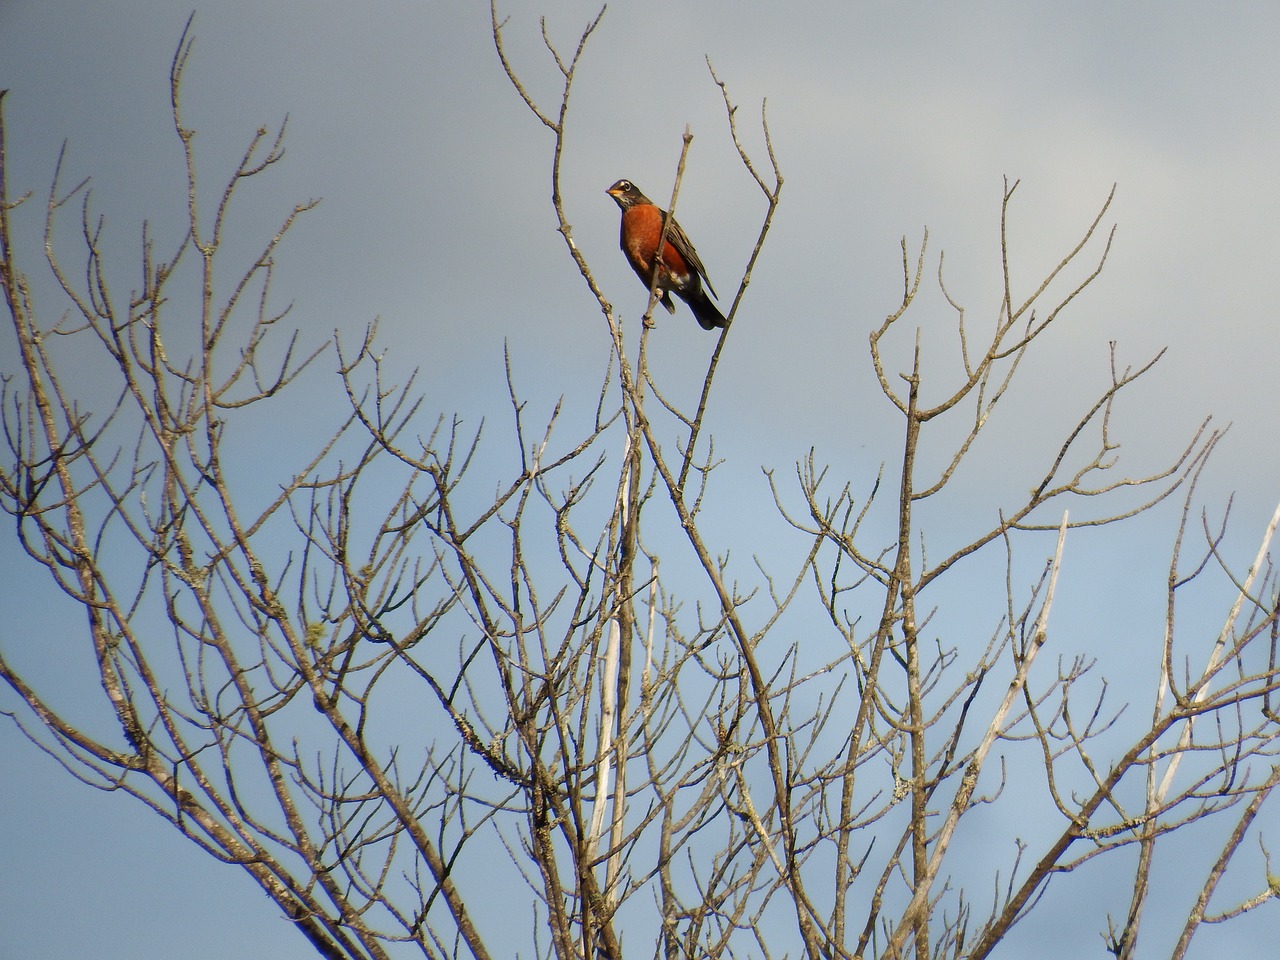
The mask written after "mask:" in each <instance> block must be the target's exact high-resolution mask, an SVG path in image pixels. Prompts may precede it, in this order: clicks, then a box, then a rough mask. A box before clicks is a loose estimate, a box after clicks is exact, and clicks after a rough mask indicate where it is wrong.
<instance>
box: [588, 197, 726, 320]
mask: <svg viewBox="0 0 1280 960" xmlns="http://www.w3.org/2000/svg"><path fill="white" fill-rule="evenodd" d="M605 193H607V194H609V196H611V197H613V199H614V200H615V201H617V204H618V206H619V207H621V208H622V232H621V239H620V243H621V246H622V252H623V253H625V254H626V255H627V260H628V261H629V262H630V263H631V269H632V270H634V271H635V272H636V276H638V277H639V278H640V279H641V280H642V281H643V282H644V285H645V288H646V289H648V288H649V287H650V286H651V285H652V283H653V272H654V270H658V271H659V272H658V292H659V293H660V294H661V299H662V305H663V306H664V307H666V308H667V312H668V313H675V312H676V305H675V304H674V303H673V302H672V301H671V294H673V293H674V294H675V295H676V296H677V297H679V298H680V299H681V300H683V301H684V302H685V303H687V304H688V305H689V309H690V310H692V311H693V315H694V317H695V318H696V319H697V321H698V324H699V325H700V326H701V327H702V329H703V330H710V329H712V328H713V327H724V326H728V323H729V321H727V320H726V319H725V318H724V315H723V314H722V313H721V312H720V311H719V310H718V309H716V305H715V304H714V303H712V302H711V298H710V297H708V296H707V294H706V291H704V290H703V289H702V281H704V280H706V283H707V290H710V291H711V296H713V297H714V296H715V295H716V292H715V290H714V289H713V288H712V286H711V281H710V280H707V268H706V267H704V266H703V265H702V261H701V260H699V259H698V251H697V250H695V249H693V244H692V243H690V242H689V238H688V237H686V236H685V235H684V231H683V230H681V229H680V224H679V223H677V222H676V221H675V220H672V221H671V227H670V229H668V230H667V244H666V246H665V247H663V249H662V257H661V258H659V257H658V256H657V253H658V240H659V239H660V238H661V237H662V224H663V222H664V221H665V220H666V219H667V213H666V211H665V210H660V209H659V208H658V207H657V206H655V205H654V203H653V201H652V200H650V199H649V198H648V197H646V196H645V195H644V194H643V193H641V192H640V191H639V190H638V189H637V188H636V185H635V184H634V183H632V182H631V181H630V180H619V181H618V182H617V183H615V184H614V185H613V186H612V187H610V188H609V189H608V190H606V191H605Z"/></svg>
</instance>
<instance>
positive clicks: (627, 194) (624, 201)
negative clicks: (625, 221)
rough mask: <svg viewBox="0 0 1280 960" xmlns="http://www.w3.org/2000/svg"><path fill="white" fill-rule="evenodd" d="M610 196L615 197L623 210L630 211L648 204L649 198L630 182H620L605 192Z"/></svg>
mask: <svg viewBox="0 0 1280 960" xmlns="http://www.w3.org/2000/svg"><path fill="white" fill-rule="evenodd" d="M605 193H607V194H608V195H609V196H611V197H613V199H614V201H615V202H617V204H618V206H620V207H621V208H622V209H623V210H627V209H630V208H631V207H634V206H635V205H636V204H638V203H648V202H649V198H648V197H646V196H645V195H644V194H643V193H641V192H640V189H639V188H638V187H637V186H636V185H635V184H634V183H632V182H631V181H630V180H619V181H618V182H617V183H615V184H614V185H613V186H612V187H610V188H609V189H608V190H606V191H605Z"/></svg>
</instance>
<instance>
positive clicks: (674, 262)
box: [622, 204, 689, 280]
mask: <svg viewBox="0 0 1280 960" xmlns="http://www.w3.org/2000/svg"><path fill="white" fill-rule="evenodd" d="M661 236H662V211H661V210H659V209H658V208H657V207H655V206H654V205H653V204H641V205H640V206H636V207H632V208H631V209H630V210H627V211H626V212H625V213H623V215H622V251H623V253H625V254H626V255H627V259H628V260H630V261H631V266H632V267H634V268H635V271H636V273H639V274H640V275H641V277H643V278H645V279H646V280H652V279H653V268H654V260H655V259H656V258H655V254H656V253H657V250H658V240H659V238H661ZM662 261H663V263H664V264H665V266H666V268H667V269H666V270H665V271H664V273H667V274H675V275H676V276H678V277H684V276H686V275H687V274H688V273H689V265H688V264H687V263H685V259H684V257H682V256H681V255H680V251H678V250H677V249H676V248H675V247H673V246H672V245H671V242H670V240H668V242H667V245H666V247H665V248H664V250H663V256H662Z"/></svg>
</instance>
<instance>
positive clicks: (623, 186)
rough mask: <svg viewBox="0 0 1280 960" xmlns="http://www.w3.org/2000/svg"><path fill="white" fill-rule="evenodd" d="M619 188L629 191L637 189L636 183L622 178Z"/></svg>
mask: <svg viewBox="0 0 1280 960" xmlns="http://www.w3.org/2000/svg"><path fill="white" fill-rule="evenodd" d="M618 189H619V190H622V191H624V192H629V191H631V190H634V189H635V185H634V184H633V183H632V182H631V181H630V180H622V181H619V183H618Z"/></svg>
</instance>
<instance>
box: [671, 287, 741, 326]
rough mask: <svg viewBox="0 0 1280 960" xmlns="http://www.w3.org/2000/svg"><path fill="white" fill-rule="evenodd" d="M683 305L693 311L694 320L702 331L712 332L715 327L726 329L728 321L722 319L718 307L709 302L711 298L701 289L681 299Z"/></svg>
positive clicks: (722, 315) (722, 316)
mask: <svg viewBox="0 0 1280 960" xmlns="http://www.w3.org/2000/svg"><path fill="white" fill-rule="evenodd" d="M681 299H683V300H684V302H685V303H687V304H688V305H689V309H690V310H692V311H693V316H694V318H695V319H696V320H697V321H698V326H700V327H702V329H703V330H713V329H715V328H716V327H727V326H728V325H729V321H728V320H726V319H725V318H724V314H722V313H721V312H720V310H719V308H718V307H716V305H715V304H714V303H712V302H711V298H710V297H708V296H707V292H706V291H705V290H702V289H698V290H695V291H693V293H692V294H691V295H690V296H687V297H682V298H681Z"/></svg>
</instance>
